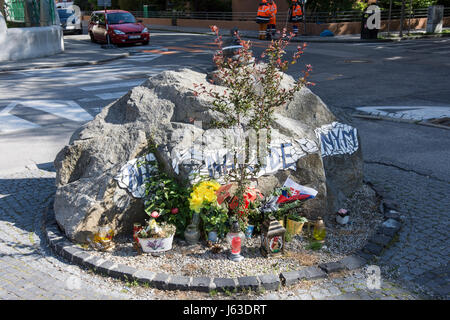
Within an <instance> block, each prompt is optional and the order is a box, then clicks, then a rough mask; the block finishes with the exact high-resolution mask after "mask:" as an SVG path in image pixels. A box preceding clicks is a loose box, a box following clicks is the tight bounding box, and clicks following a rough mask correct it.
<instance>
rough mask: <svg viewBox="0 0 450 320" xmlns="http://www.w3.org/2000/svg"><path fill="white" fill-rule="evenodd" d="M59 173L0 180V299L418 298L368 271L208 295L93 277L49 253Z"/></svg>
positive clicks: (36, 171) (32, 172) (26, 173)
mask: <svg viewBox="0 0 450 320" xmlns="http://www.w3.org/2000/svg"><path fill="white" fill-rule="evenodd" d="M54 178H55V173H54V172H52V171H46V170H40V169H33V170H26V171H23V172H20V173H17V174H12V175H9V176H3V177H0V252H1V253H0V299H283V300H284V299H417V298H419V296H417V295H416V294H414V293H411V292H410V291H407V290H404V289H402V288H401V287H399V286H398V285H397V284H395V283H394V282H391V281H386V280H384V279H383V278H382V281H381V288H380V289H378V290H370V289H368V287H367V276H366V273H365V270H357V271H355V272H348V273H346V274H344V273H342V277H339V278H333V279H326V280H316V281H305V282H302V283H299V284H297V285H296V286H293V287H288V288H283V289H282V290H280V291H279V292H259V293H255V292H253V293H239V294H234V293H230V294H229V295H227V294H214V293H212V294H207V293H197V292H195V293H192V292H190V293H186V292H179V291H171V292H167V291H166V292H165V291H159V290H157V289H151V288H145V287H142V286H138V285H136V284H133V283H126V282H121V281H119V280H115V279H111V278H108V277H103V276H100V275H97V274H93V273H92V272H90V271H89V270H83V269H81V268H79V267H78V266H74V265H70V264H68V263H67V262H65V261H64V260H63V259H62V258H60V257H56V256H55V255H54V254H53V253H52V252H51V251H50V249H49V247H48V245H47V243H46V241H45V237H43V234H42V231H41V227H42V221H43V212H45V209H46V207H47V206H48V204H49V202H50V200H51V198H52V195H53V194H54V192H55V187H54Z"/></svg>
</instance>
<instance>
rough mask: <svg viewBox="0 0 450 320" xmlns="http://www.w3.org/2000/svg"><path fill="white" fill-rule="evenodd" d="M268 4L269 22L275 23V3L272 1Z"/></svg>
mask: <svg viewBox="0 0 450 320" xmlns="http://www.w3.org/2000/svg"><path fill="white" fill-rule="evenodd" d="M269 6H270V20H269V24H277V18H276V15H277V4H276V3H275V1H274V2H272V4H269Z"/></svg>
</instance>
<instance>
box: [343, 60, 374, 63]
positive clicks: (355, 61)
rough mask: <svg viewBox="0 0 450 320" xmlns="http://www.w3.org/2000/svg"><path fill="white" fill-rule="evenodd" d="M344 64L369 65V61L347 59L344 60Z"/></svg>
mask: <svg viewBox="0 0 450 320" xmlns="http://www.w3.org/2000/svg"><path fill="white" fill-rule="evenodd" d="M344 62H345V63H371V62H372V61H370V60H362V59H348V60H344Z"/></svg>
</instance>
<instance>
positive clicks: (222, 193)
mask: <svg viewBox="0 0 450 320" xmlns="http://www.w3.org/2000/svg"><path fill="white" fill-rule="evenodd" d="M231 187H232V185H231V184H227V185H225V186H221V187H220V188H219V189H217V191H216V195H217V203H218V204H222V202H224V201H225V199H227V198H228V197H229V196H230V192H229V191H230V189H231Z"/></svg>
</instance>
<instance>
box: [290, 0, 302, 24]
mask: <svg viewBox="0 0 450 320" xmlns="http://www.w3.org/2000/svg"><path fill="white" fill-rule="evenodd" d="M290 12H291V17H290V19H289V20H290V21H291V22H298V21H300V20H301V18H302V15H303V12H302V6H301V5H300V4H299V3H298V2H294V3H293V5H292V6H291V9H290Z"/></svg>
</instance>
